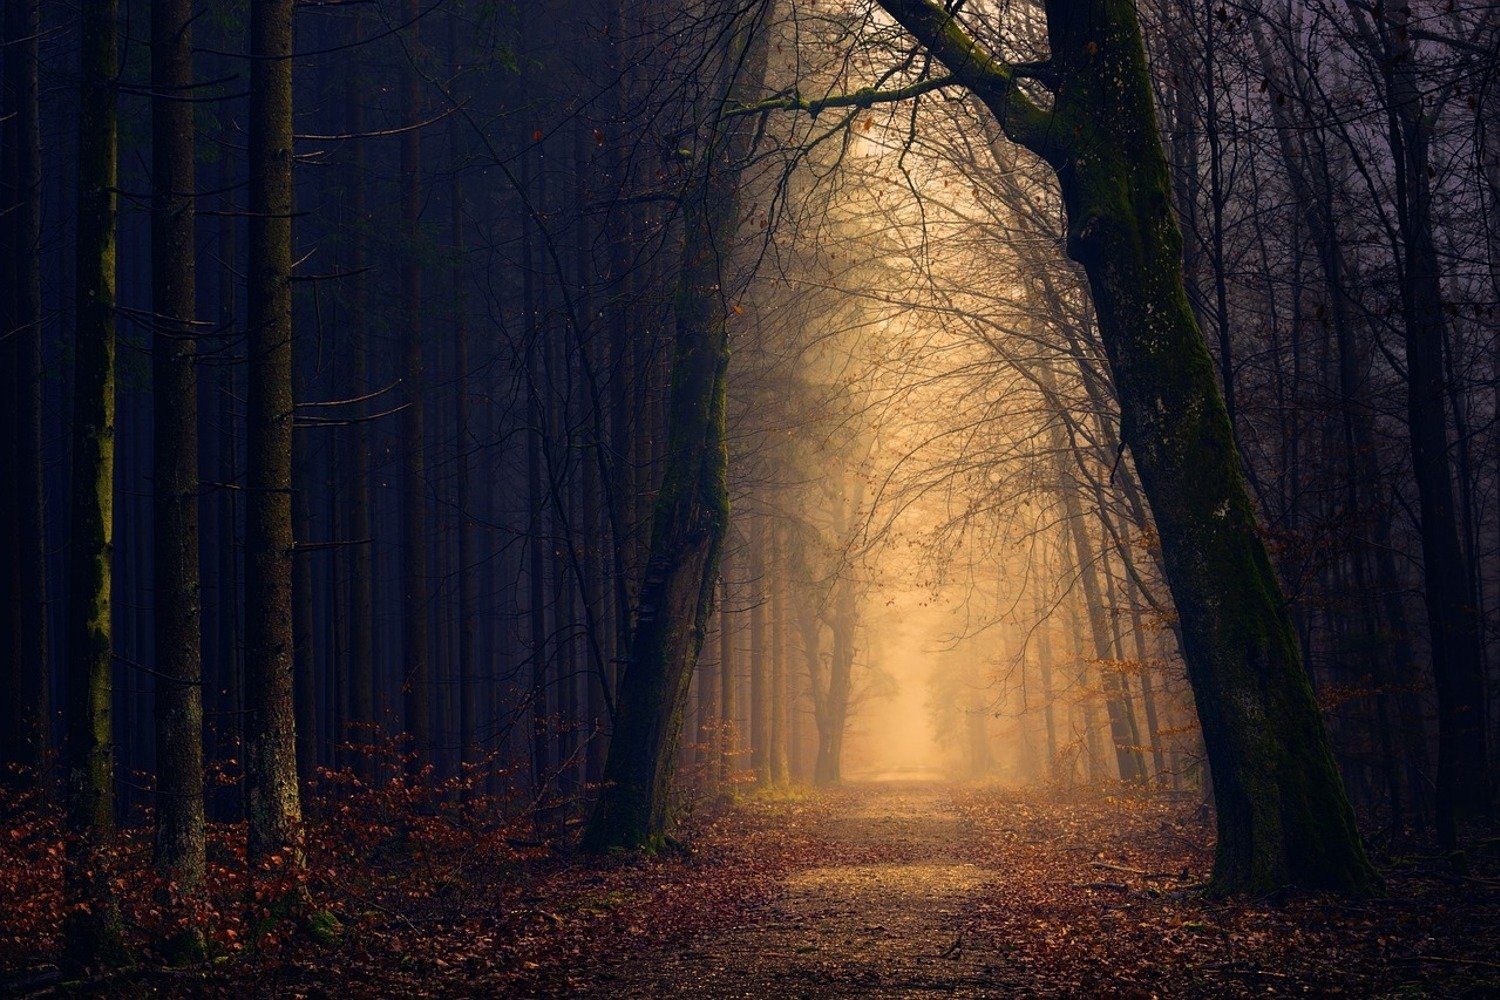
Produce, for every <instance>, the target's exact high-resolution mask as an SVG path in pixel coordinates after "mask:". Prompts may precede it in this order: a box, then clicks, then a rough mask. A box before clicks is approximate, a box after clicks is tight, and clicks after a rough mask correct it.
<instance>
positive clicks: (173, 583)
mask: <svg viewBox="0 0 1500 1000" xmlns="http://www.w3.org/2000/svg"><path fill="white" fill-rule="evenodd" d="M192 16H193V12H192V0H157V2H155V3H153V4H152V5H151V86H152V97H151V150H152V170H151V300H152V309H153V312H154V313H155V320H154V326H153V332H152V347H151V378H152V399H153V401H154V406H155V410H154V412H153V414H152V418H153V434H154V436H155V468H154V484H153V485H154V490H153V492H152V503H153V525H152V537H153V538H154V540H155V545H156V552H155V557H154V559H153V563H152V569H153V571H154V575H155V580H154V587H153V594H152V602H151V604H152V607H153V608H154V609H155V619H156V622H155V624H156V760H157V766H156V857H155V861H156V870H157V873H158V874H159V875H160V876H161V878H162V879H163V880H164V881H166V882H168V883H175V885H176V887H177V889H178V891H180V892H183V893H188V894H191V893H196V892H197V891H198V889H199V888H200V887H201V886H202V884H203V875H204V865H205V847H204V839H203V837H204V833H203V695H202V685H201V681H202V678H203V664H202V660H201V658H200V657H201V652H200V643H201V640H202V635H201V622H200V609H201V605H200V600H201V598H200V590H199V581H198V395H197V392H198V389H197V373H196V371H195V368H196V355H197V335H198V331H197V329H196V327H195V323H194V320H195V315H196V305H197V302H196V296H197V287H196V279H197V274H196V268H195V265H196V260H195V233H194V225H195V214H196V213H195V212H194V206H193V199H194V197H195V193H194V192H195V177H194V166H195V165H194V162H193V145H194V144H193V104H192V103H191V102H190V101H189V100H188V97H189V94H190V92H191V89H192V86H193V63H192V58H193V57H192ZM184 915H185V916H188V917H189V919H191V915H190V914H187V913H185V914H184ZM190 936H195V932H190ZM184 943H185V944H188V945H189V946H190V947H191V946H195V945H196V944H197V942H196V941H191V940H185V941H184Z"/></svg>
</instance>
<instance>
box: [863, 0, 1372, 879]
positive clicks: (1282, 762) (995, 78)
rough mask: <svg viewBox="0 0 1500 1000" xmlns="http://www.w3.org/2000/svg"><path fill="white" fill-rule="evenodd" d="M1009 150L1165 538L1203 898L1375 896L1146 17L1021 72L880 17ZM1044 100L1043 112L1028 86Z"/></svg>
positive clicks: (1058, 39)
mask: <svg viewBox="0 0 1500 1000" xmlns="http://www.w3.org/2000/svg"><path fill="white" fill-rule="evenodd" d="M880 3H881V6H882V7H883V8H884V9H885V10H886V11H887V12H889V13H890V14H891V16H892V17H894V18H895V19H896V20H897V21H898V22H899V23H900V24H901V25H902V26H903V27H904V28H906V30H907V31H909V32H910V33H911V34H912V35H913V36H914V37H915V38H916V39H917V40H918V42H920V43H921V44H922V45H923V46H924V47H925V48H926V49H927V50H928V51H929V52H930V53H931V54H932V55H933V56H934V57H935V58H937V59H938V60H940V61H941V62H942V63H943V64H944V65H945V66H947V68H948V70H949V72H950V73H952V75H953V77H954V79H955V80H956V81H957V82H958V83H959V84H961V85H963V86H965V87H967V88H969V89H970V90H972V91H973V92H974V93H975V94H976V95H977V96H978V97H979V98H980V99H981V100H982V101H983V102H984V104H985V105H986V107H987V108H988V109H989V111H990V113H991V114H993V115H994V117H995V118H996V120H997V121H998V122H999V124H1000V126H1001V128H1002V129H1003V130H1004V132H1005V134H1006V136H1007V137H1008V138H1010V139H1011V140H1012V141H1013V142H1015V143H1017V144H1019V145H1021V146H1023V147H1025V148H1026V149H1028V150H1030V151H1031V152H1032V153H1034V154H1036V155H1037V156H1038V157H1040V158H1041V159H1042V160H1043V161H1045V162H1046V163H1047V164H1048V165H1049V166H1050V167H1051V168H1052V169H1053V171H1055V173H1056V174H1057V178H1058V181H1059V184H1060V186H1061V193H1062V199H1063V203H1064V206H1065V207H1066V209H1067V215H1068V231H1067V252H1068V255H1069V256H1070V257H1071V258H1073V259H1074V260H1076V261H1077V262H1078V263H1080V264H1081V265H1082V266H1083V268H1084V271H1085V274H1086V275H1087V277H1088V283H1089V289H1090V291H1091V293H1092V295H1093V299H1094V303H1095V307H1096V309H1097V311H1098V316H1099V326H1100V333H1101V337H1102V340H1103V343H1104V347H1105V351H1106V354H1107V355H1108V358H1109V363H1110V368H1111V371H1112V373H1113V376H1114V382H1115V387H1116V391H1117V393H1118V396H1119V403H1120V411H1121V422H1122V438H1123V440H1124V441H1125V443H1126V444H1127V446H1128V447H1129V448H1130V451H1131V456H1132V458H1133V460H1134V463H1135V467H1136V469H1137V471H1138V473H1139V476H1140V480H1141V484H1142V486H1143V487H1144V490H1145V493H1146V496H1147V498H1148V500H1149V502H1150V504H1151V509H1152V514H1153V515H1154V517H1155V520H1156V525H1157V529H1158V531H1159V533H1160V536H1161V542H1162V553H1163V561H1164V563H1165V566H1166V575H1167V582H1168V585H1169V587H1170V589H1171V592H1172V596H1173V599H1174V601H1175V602H1176V606H1177V610H1178V614H1179V616H1180V619H1181V627H1182V637H1183V644H1184V651H1185V654H1186V659H1187V663H1188V673H1189V677H1190V680H1191V682H1192V686H1193V692H1194V697H1195V699H1196V701H1197V705H1198V714H1199V718H1200V721H1201V723H1202V726H1203V733H1204V742H1205V745H1206V747H1207V750H1208V757H1209V762H1210V767H1211V768H1212V772H1213V778H1214V789H1215V796H1216V803H1217V806H1218V828H1219V840H1218V847H1217V852H1216V857H1215V865H1214V876H1213V881H1212V890H1213V891H1214V892H1216V893H1220V894H1223V893H1232V892H1265V891H1272V890H1276V889H1280V888H1282V887H1284V886H1287V885H1297V886H1308V887H1317V888H1326V889H1332V890H1337V891H1343V892H1349V893H1355V894H1358V893H1365V892H1369V891H1371V890H1372V889H1373V887H1374V886H1375V885H1376V884H1377V876H1376V875H1375V873H1374V870H1373V868H1372V867H1371V866H1370V863H1369V861H1368V860H1367V859H1366V857H1365V854H1364V848H1363V846H1362V844H1361V843H1360V840H1359V835H1358V832H1357V831H1356V829H1355V827H1354V817H1353V813H1352V810H1351V809H1350V807H1349V804H1348V800H1347V799H1346V797H1345V795H1344V790H1343V785H1342V781H1341V779H1340V777H1339V774H1338V771H1337V768H1336V766H1335V764H1334V761H1333V756H1332V754H1331V752H1330V751H1329V748H1328V740H1327V735H1326V733H1325V731H1324V728H1323V722H1322V719H1321V718H1320V716H1319V714H1318V708H1317V704H1316V702H1315V701H1314V699H1313V694H1312V688H1311V685H1310V683H1309V681H1308V677H1307V673H1306V671H1305V669H1304V668H1303V665H1302V662H1301V656H1300V651H1299V649H1298V646H1297V642H1296V637H1295V634H1294V633H1293V631H1292V627H1291V622H1290V620H1289V618H1288V616H1287V612H1286V608H1285V601H1284V599H1283V597H1282V596H1281V588H1280V584H1279V583H1278V581H1277V579H1276V577H1275V573H1274V571H1273V569H1272V566H1271V562H1270V559H1269V556H1268V555H1267V552H1266V547H1265V543H1264V542H1263V540H1262V539H1261V537H1260V535H1259V533H1258V529H1257V526H1256V522H1255V515H1254V510H1253V507H1252V505H1251V501H1250V497H1249V493H1248V489H1247V487H1246V484H1245V478H1244V474H1243V472H1242V469H1241V466H1240V459H1239V456H1238V454H1237V452H1236V450H1235V447H1234V437H1233V431H1232V429H1231V428H1230V426H1229V420H1228V416H1227V414H1226V412H1225V409H1224V403H1223V398H1222V396H1221V394H1220V392H1219V388H1218V386H1217V384H1216V383H1215V380H1214V366H1213V361H1212V359H1211V358H1210V356H1209V353H1208V350H1207V347H1206V345H1205V343H1204V341H1203V335H1202V333H1201V331H1200V330H1199V328H1198V324H1197V321H1196V319H1195V318H1194V316H1193V312H1192V309H1191V308H1190V306H1189V304H1188V299H1187V295H1186V293H1185V291H1184V288H1183V278H1182V265H1181V243H1182V239H1181V235H1180V233H1179V231H1178V228H1177V223H1176V220H1175V218H1174V217H1173V214H1172V205H1171V193H1170V185H1169V183H1168V176H1167V165H1166V160H1165V157H1164V155H1163V153H1162V148H1161V140H1160V137H1159V133H1158V130H1157V123H1156V114H1155V109H1154V106H1153V101H1152V94H1151V87H1150V80H1149V77H1148V73H1147V68H1146V59H1145V50H1144V45H1143V43H1142V39H1141V33H1140V26H1139V23H1138V20H1137V17H1136V12H1135V8H1134V6H1133V5H1132V4H1130V3H1127V2H1125V0H1088V2H1072V3H1064V2H1062V0H1051V2H1048V3H1046V4H1045V13H1046V23H1047V37H1048V43H1049V49H1050V56H1049V58H1048V59H1047V60H1046V61H1045V62H1044V63H1041V64H1038V65H1028V66H1024V67H1018V66H1012V65H1010V64H1009V63H1006V62H1005V61H1003V60H1001V59H1000V58H998V57H997V56H996V55H994V54H993V53H991V52H988V51H985V49H983V48H982V47H981V46H980V45H979V44H978V43H976V42H975V41H974V39H973V38H972V37H970V35H969V34H968V33H967V32H966V31H965V30H964V28H963V27H962V25H960V23H959V21H958V20H957V17H956V15H954V14H952V13H950V12H948V11H946V10H945V9H944V8H942V7H940V6H938V5H937V4H934V3H932V2H929V0H880ZM1022 80H1030V81H1032V82H1033V83H1034V84H1036V85H1038V86H1041V87H1043V88H1045V89H1046V90H1048V91H1050V93H1051V104H1050V107H1044V106H1043V105H1041V104H1038V103H1037V102H1035V101H1033V100H1032V99H1031V98H1030V97H1029V96H1028V94H1027V92H1026V90H1025V89H1024V88H1023V86H1022V85H1021V83H1022Z"/></svg>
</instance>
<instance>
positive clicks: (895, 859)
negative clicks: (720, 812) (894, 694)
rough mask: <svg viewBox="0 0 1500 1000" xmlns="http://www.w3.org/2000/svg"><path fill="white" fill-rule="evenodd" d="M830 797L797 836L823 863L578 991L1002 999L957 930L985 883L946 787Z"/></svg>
mask: <svg viewBox="0 0 1500 1000" xmlns="http://www.w3.org/2000/svg"><path fill="white" fill-rule="evenodd" d="M839 798H840V801H839V802H838V804H837V807H836V808H833V809H829V810H826V811H820V812H819V814H818V815H817V816H816V817H815V818H814V820H813V821H812V829H810V830H809V831H807V832H808V833H809V834H810V835H812V836H814V837H816V838H818V839H820V840H823V841H826V842H827V844H828V845H829V851H828V852H827V856H826V857H825V858H821V859H817V860H818V861H820V862H822V863H815V866H814V867H811V868H807V869H804V870H800V871H797V872H794V873H792V874H791V875H790V876H788V877H787V878H786V879H785V880H784V881H783V882H782V887H781V891H780V894H779V895H778V896H777V897H776V898H774V899H773V900H772V901H771V902H770V903H769V904H767V905H764V906H761V907H758V908H756V910H755V911H754V912H753V913H752V914H751V915H750V920H749V922H747V923H745V924H744V925H742V926H740V927H738V928H737V929H734V930H731V931H729V932H727V933H723V934H721V935H719V936H717V937H715V938H714V939H712V940H702V941H696V942H693V943H692V944H691V945H690V946H689V947H686V948H683V949H680V950H672V951H663V952H659V953H649V954H644V955H643V954H637V955H633V956H629V957H628V959H626V960H625V961H622V962H621V963H619V964H618V965H617V966H615V967H614V969H612V970H611V972H610V973H608V974H606V975H605V976H604V977H602V978H603V980H604V981H603V982H602V983H601V984H600V985H599V987H598V988H597V989H596V990H591V991H590V992H589V995H594V996H616V997H619V996H628V997H647V996H650V997H659V996H687V997H767V996H775V997H811V996H818V997H826V996H839V995H859V996H885V997H902V996H929V995H933V994H935V993H936V994H944V995H961V996H974V997H983V996H1005V995H1012V994H1013V992H1014V991H1013V988H1008V987H1007V984H1006V980H1007V976H1006V974H1005V973H1006V970H1005V969H1004V968H1003V967H1002V965H1001V962H1000V961H999V956H998V955H997V954H996V953H995V952H994V951H993V950H992V949H988V948H985V947H983V946H981V945H979V943H978V942H975V941H971V940H969V937H968V935H967V934H966V933H965V931H966V926H967V924H968V922H969V921H970V920H971V919H972V916H973V913H974V910H975V907H976V906H977V905H978V901H979V899H980V898H981V897H982V896H983V895H984V894H985V892H986V891H987V890H989V889H992V888H993V887H994V885H995V883H996V882H997V880H998V873H997V872H996V870H995V869H993V868H990V867H986V866H984V865H983V864H981V863H976V861H975V858H977V857H979V856H980V852H978V851H976V850H975V849H974V848H975V847H976V846H977V845H975V844H973V843H972V841H971V836H972V835H971V834H969V833H967V832H966V830H965V827H964V824H963V823H962V822H961V819H960V816H959V813H958V811H957V809H956V808H955V806H954V803H953V800H952V796H951V794H950V790H949V788H948V787H947V786H945V785H942V784H939V783H936V782H929V781H900V782H896V781H892V782H874V783H866V784H863V785H858V786H854V787H852V788H850V789H849V790H848V791H847V792H844V793H841V794H840V796H839Z"/></svg>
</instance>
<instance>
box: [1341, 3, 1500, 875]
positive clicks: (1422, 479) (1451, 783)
mask: <svg viewBox="0 0 1500 1000" xmlns="http://www.w3.org/2000/svg"><path fill="white" fill-rule="evenodd" d="M1354 16H1355V17H1356V18H1358V19H1359V20H1360V22H1361V23H1364V14H1363V12H1362V11H1355V12H1354ZM1379 17H1380V20H1379V21H1378V23H1377V24H1376V25H1375V26H1374V28H1373V29H1371V28H1368V27H1367V28H1366V30H1367V32H1370V31H1374V32H1377V33H1378V35H1379V41H1378V42H1377V41H1375V40H1374V38H1373V37H1372V39H1371V49H1372V55H1373V56H1374V57H1375V58H1376V59H1377V60H1378V62H1379V64H1380V66H1381V68H1382V71H1383V72H1384V74H1385V88H1386V110H1387V112H1388V115H1389V120H1388V127H1389V140H1390V148H1391V157H1392V159H1393V160H1394V161H1395V180H1396V219H1397V223H1398V226H1399V231H1400V234H1401V242H1402V250H1403V251H1404V258H1405V259H1404V262H1403V263H1404V266H1403V267H1402V268H1401V270H1400V274H1399V283H1400V291H1401V318H1402V327H1403V333H1404V335H1405V346H1406V416H1407V423H1408V425H1409V429H1410V433H1411V451H1412V470H1413V472H1414V474H1415V477H1416V483H1417V497H1418V501H1419V503H1418V509H1419V512H1420V516H1419V517H1418V526H1419V528H1420V536H1421V541H1422V579H1423V596H1424V598H1425V599H1426V602H1427V625H1428V631H1429V633H1430V636H1431V642H1432V670H1433V677H1434V679H1435V681H1436V688H1437V701H1438V767H1437V831H1438V839H1439V840H1440V841H1441V842H1442V843H1443V844H1445V845H1447V846H1449V847H1453V846H1456V845H1457V842H1458V823H1459V822H1460V821H1461V820H1464V819H1477V818H1482V817H1485V816H1487V815H1488V814H1489V810H1490V783H1489V768H1488V766H1487V763H1486V762H1487V761H1488V760H1489V757H1488V748H1487V745H1486V743H1487V740H1486V736H1487V731H1486V730H1487V726H1486V722H1485V716H1486V714H1487V713H1486V711H1485V709H1486V705H1485V700H1484V658H1483V647H1482V644H1481V639H1480V630H1479V614H1478V610H1479V609H1478V600H1477V597H1476V594H1475V591H1474V579H1473V572H1472V568H1471V567H1470V565H1469V562H1468V559H1467V558H1466V557H1465V555H1464V550H1463V546H1462V545H1461V543H1460V541H1459V523H1458V515H1457V513H1456V511H1455V509H1454V497H1453V472H1452V468H1451V465H1450V462H1449V457H1448V444H1449V442H1448V413H1447V407H1446V406H1445V403H1444V399H1445V395H1446V393H1447V372H1446V370H1445V361H1444V357H1443V349H1444V344H1445V343H1446V342H1447V340H1448V320H1447V313H1446V312H1445V311H1444V302H1443V290H1442V264H1441V262H1440V260H1439V258H1438V251H1437V246H1436V243H1435V242H1434V239H1433V222H1432V185H1431V180H1430V176H1429V167H1428V160H1429V155H1428V153H1429V147H1430V145H1431V141H1432V121H1431V118H1430V116H1429V115H1428V113H1427V110H1426V107H1425V100H1424V98H1423V95H1422V91H1421V87H1420V84H1419V82H1418V80H1417V77H1416V70H1417V67H1416V63H1415V59H1414V54H1413V52H1412V49H1411V38H1410V22H1411V20H1412V13H1411V7H1410V4H1408V3H1407V2H1406V0H1394V2H1392V3H1390V4H1388V5H1386V6H1385V7H1382V8H1381V9H1380V12H1379Z"/></svg>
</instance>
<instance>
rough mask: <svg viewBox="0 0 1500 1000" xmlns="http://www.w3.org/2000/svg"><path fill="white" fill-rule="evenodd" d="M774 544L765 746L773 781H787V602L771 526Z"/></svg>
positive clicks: (776, 530) (769, 572) (777, 535)
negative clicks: (767, 730) (767, 716)
mask: <svg viewBox="0 0 1500 1000" xmlns="http://www.w3.org/2000/svg"><path fill="white" fill-rule="evenodd" d="M769 534H770V536H771V544H770V546H769V558H768V559H767V560H766V568H765V576H766V589H767V602H768V605H769V606H768V610H769V612H770V616H771V649H770V654H771V655H770V657H769V658H768V661H769V665H770V668H771V669H770V672H769V676H768V677H767V688H768V691H769V694H770V698H769V701H770V704H769V705H768V706H767V713H768V714H769V716H770V727H769V728H770V733H769V737H770V741H769V743H768V744H767V746H766V770H767V772H768V773H769V774H770V778H771V783H772V784H774V785H785V784H786V783H787V656H786V622H785V618H786V602H785V601H784V600H783V596H782V587H783V583H782V580H783V576H782V572H781V567H782V562H781V536H782V531H781V529H780V527H779V526H777V525H776V524H774V523H772V524H771V525H770V527H769Z"/></svg>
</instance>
